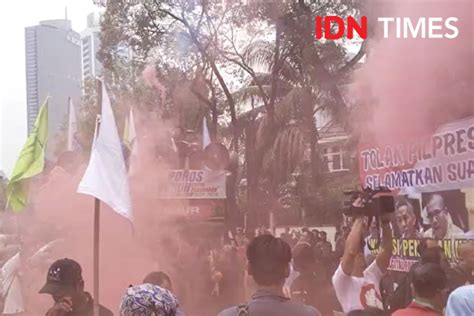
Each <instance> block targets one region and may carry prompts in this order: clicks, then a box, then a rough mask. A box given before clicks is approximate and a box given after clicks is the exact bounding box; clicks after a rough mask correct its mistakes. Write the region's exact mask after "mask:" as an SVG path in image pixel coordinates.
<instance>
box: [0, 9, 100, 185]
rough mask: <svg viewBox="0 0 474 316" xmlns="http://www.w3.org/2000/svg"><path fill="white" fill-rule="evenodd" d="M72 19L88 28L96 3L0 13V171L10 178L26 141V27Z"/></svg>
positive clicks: (76, 26) (78, 28)
mask: <svg viewBox="0 0 474 316" xmlns="http://www.w3.org/2000/svg"><path fill="white" fill-rule="evenodd" d="M66 7H67V15H68V19H69V20H71V21H72V27H73V29H74V30H75V31H77V32H81V31H82V30H83V29H85V28H86V25H87V15H88V14H89V13H90V12H92V11H95V10H97V8H96V7H95V6H94V5H93V3H92V0H40V1H39V0H14V1H13V0H5V1H2V9H1V10H0V40H1V43H2V44H1V49H0V170H4V171H5V172H6V174H7V175H8V176H9V175H10V172H11V169H12V168H13V165H14V163H15V161H16V159H17V157H18V154H19V151H20V150H21V147H22V146H23V144H24V142H25V139H26V80H25V35H24V33H25V27H27V26H31V25H36V24H38V22H39V21H42V20H50V19H62V18H64V16H65V8H66Z"/></svg>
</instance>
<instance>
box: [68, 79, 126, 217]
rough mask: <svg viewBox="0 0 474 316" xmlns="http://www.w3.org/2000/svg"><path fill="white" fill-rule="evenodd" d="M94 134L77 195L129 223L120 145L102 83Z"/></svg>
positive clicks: (107, 97) (124, 172) (124, 169)
mask: <svg viewBox="0 0 474 316" xmlns="http://www.w3.org/2000/svg"><path fill="white" fill-rule="evenodd" d="M96 128H97V127H96ZM97 132H98V136H97V138H96V139H95V141H94V143H93V145H92V152H91V158H90V161H89V165H88V166H87V170H86V172H85V174H84V176H83V178H82V180H81V183H80V184H79V188H78V190H77V192H78V193H83V194H88V195H92V196H94V197H96V198H98V199H99V200H101V201H102V202H104V203H106V204H108V205H109V206H110V207H111V208H112V209H113V210H114V211H116V212H117V213H119V214H120V215H122V216H124V217H126V218H127V219H129V220H132V207H131V202H130V191H129V188H128V180H127V171H126V168H125V161H124V158H123V150H122V145H121V143H120V137H119V134H118V131H117V125H116V124H115V118H114V113H113V112H112V107H111V106H110V99H109V96H108V94H107V90H106V88H105V84H104V83H102V114H101V119H100V128H99V130H98V131H97Z"/></svg>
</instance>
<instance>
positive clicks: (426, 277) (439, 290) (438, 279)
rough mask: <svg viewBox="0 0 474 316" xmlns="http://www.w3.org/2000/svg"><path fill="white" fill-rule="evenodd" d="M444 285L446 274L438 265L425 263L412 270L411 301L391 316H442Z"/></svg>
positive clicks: (444, 302) (444, 294)
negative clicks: (412, 293) (412, 294)
mask: <svg viewBox="0 0 474 316" xmlns="http://www.w3.org/2000/svg"><path fill="white" fill-rule="evenodd" d="M446 285H447V278H446V274H445V272H444V270H443V268H442V267H441V266H440V265H439V264H434V263H426V264H422V265H420V266H418V267H416V268H415V269H414V270H413V291H414V298H413V301H412V303H411V304H410V305H409V306H408V307H407V308H404V309H400V310H398V311H396V312H395V313H393V314H392V316H439V315H441V316H442V315H443V309H444V306H445V305H446Z"/></svg>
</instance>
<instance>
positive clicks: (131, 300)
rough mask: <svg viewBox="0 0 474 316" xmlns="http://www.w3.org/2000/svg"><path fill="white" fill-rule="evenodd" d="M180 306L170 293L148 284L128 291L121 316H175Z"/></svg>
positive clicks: (121, 308)
mask: <svg viewBox="0 0 474 316" xmlns="http://www.w3.org/2000/svg"><path fill="white" fill-rule="evenodd" d="M178 305H179V302H178V300H177V299H176V297H175V296H174V295H173V294H172V293H171V292H170V291H168V290H166V289H163V288H161V287H159V286H156V285H152V284H147V283H146V284H142V285H138V286H132V287H129V288H128V289H127V292H126V293H125V295H124V296H123V298H122V303H121V305H120V316H175V315H176V311H177V309H178Z"/></svg>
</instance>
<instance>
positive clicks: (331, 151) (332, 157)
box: [323, 146, 349, 172]
mask: <svg viewBox="0 0 474 316" xmlns="http://www.w3.org/2000/svg"><path fill="white" fill-rule="evenodd" d="M347 155H348V153H347V152H346V151H345V150H344V149H343V148H341V147H339V146H332V147H326V148H323V161H324V170H325V171H329V172H337V171H345V170H349V161H348V160H347V159H346V158H347Z"/></svg>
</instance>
